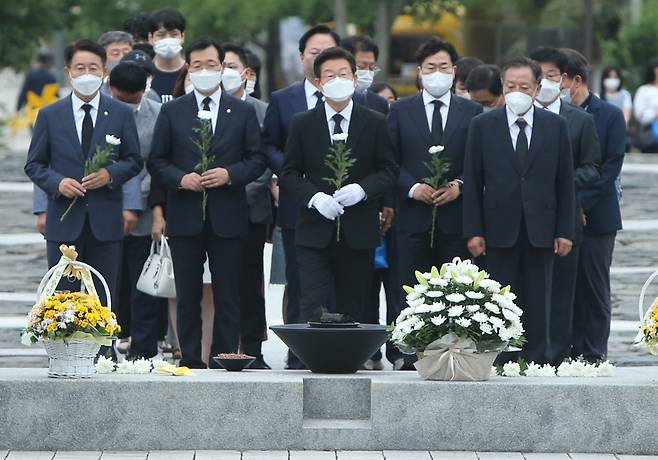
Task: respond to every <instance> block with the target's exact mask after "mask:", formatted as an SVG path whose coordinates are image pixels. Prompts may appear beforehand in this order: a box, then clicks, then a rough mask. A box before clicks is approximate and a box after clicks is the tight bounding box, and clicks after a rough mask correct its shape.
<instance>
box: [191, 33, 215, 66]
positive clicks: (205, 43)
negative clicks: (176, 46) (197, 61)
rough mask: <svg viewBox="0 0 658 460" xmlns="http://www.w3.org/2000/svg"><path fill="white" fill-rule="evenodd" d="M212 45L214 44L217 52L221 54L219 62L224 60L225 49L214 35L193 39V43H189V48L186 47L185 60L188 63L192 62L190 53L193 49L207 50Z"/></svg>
mask: <svg viewBox="0 0 658 460" xmlns="http://www.w3.org/2000/svg"><path fill="white" fill-rule="evenodd" d="M211 46H214V47H215V49H216V50H217V54H218V55H219V62H224V50H223V49H222V47H221V46H220V44H219V43H218V42H217V40H215V39H214V38H212V37H201V38H197V39H195V40H193V41H192V43H190V44H189V45H187V48H185V62H187V63H188V64H189V63H190V55H191V54H192V52H193V51H199V50H205V49H206V48H210V47H211Z"/></svg>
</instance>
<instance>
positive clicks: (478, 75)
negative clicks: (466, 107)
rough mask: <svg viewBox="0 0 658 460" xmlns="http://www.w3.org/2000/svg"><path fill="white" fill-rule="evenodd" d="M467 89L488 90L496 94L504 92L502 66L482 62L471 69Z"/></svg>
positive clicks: (469, 90)
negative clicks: (501, 76) (501, 75)
mask: <svg viewBox="0 0 658 460" xmlns="http://www.w3.org/2000/svg"><path fill="white" fill-rule="evenodd" d="M465 84H466V90H467V91H468V92H469V93H470V92H471V91H480V90H482V89H486V90H488V91H489V92H490V93H491V94H493V95H494V96H500V95H501V94H503V82H502V80H501V79H500V67H498V66H497V65H493V64H481V65H479V66H477V67H475V68H474V69H473V70H471V73H470V74H469V75H468V78H467V79H466V83H465Z"/></svg>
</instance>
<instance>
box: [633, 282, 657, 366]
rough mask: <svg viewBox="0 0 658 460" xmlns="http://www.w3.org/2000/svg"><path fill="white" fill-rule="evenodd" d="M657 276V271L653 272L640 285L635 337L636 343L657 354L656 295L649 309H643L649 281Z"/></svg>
mask: <svg viewBox="0 0 658 460" xmlns="http://www.w3.org/2000/svg"><path fill="white" fill-rule="evenodd" d="M657 276H658V271H656V272H654V273H653V274H652V275H651V276H650V277H649V279H647V281H646V282H645V283H644V286H642V291H640V300H639V305H638V307H639V313H640V330H639V332H638V333H637V336H636V337H635V344H636V345H644V346H646V348H647V350H648V351H649V353H651V354H652V355H658V297H656V299H654V301H653V303H652V304H651V306H650V307H649V309H648V310H647V311H646V312H645V311H644V296H645V294H646V292H647V289H648V288H649V286H650V285H651V282H652V281H653V280H654V278H656V277H657Z"/></svg>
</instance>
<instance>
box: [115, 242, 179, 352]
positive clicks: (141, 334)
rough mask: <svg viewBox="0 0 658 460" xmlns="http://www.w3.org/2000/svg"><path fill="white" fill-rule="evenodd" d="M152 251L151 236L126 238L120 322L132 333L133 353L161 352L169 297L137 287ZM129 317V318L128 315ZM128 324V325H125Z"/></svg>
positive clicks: (125, 334) (127, 332)
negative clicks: (164, 314) (155, 295)
mask: <svg viewBox="0 0 658 460" xmlns="http://www.w3.org/2000/svg"><path fill="white" fill-rule="evenodd" d="M150 252H151V237H150V236H131V235H128V236H126V237H125V238H124V240H123V262H122V264H121V286H120V294H119V299H120V310H119V311H121V312H122V313H121V316H120V318H121V319H120V321H119V322H120V323H121V321H123V323H121V326H122V327H125V330H124V331H123V332H122V333H123V334H124V336H125V337H128V336H131V337H132V343H131V345H130V354H131V355H132V356H143V357H145V358H151V357H153V356H155V355H156V354H157V353H158V339H159V338H160V325H159V321H160V315H161V314H162V311H163V310H164V311H167V299H164V298H160V297H153V296H150V295H148V294H145V293H143V292H141V291H139V290H137V288H136V286H137V280H138V279H139V275H140V273H141V272H142V268H143V267H144V262H146V259H147V258H148V256H149V253H150ZM126 318H127V319H126ZM124 324H127V326H124Z"/></svg>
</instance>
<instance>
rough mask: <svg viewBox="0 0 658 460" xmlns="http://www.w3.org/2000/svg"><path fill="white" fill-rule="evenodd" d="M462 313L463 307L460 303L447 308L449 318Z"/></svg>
mask: <svg viewBox="0 0 658 460" xmlns="http://www.w3.org/2000/svg"><path fill="white" fill-rule="evenodd" d="M462 313H464V307H462V306H461V305H455V306H454V307H450V308H449V309H448V316H450V317H451V318H455V317H457V316H461V314H462Z"/></svg>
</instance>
